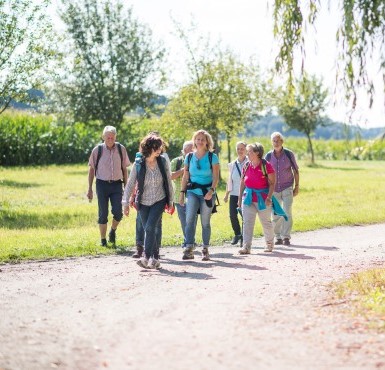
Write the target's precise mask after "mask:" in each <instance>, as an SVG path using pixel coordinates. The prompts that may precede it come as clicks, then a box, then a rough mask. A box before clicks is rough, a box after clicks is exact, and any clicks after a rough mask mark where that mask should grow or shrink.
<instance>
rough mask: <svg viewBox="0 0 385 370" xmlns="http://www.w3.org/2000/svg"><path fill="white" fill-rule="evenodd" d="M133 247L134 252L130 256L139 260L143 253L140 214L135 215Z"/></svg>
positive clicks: (142, 231) (142, 230) (142, 232)
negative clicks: (134, 248)
mask: <svg viewBox="0 0 385 370" xmlns="http://www.w3.org/2000/svg"><path fill="white" fill-rule="evenodd" d="M135 245H136V252H135V253H134V254H133V255H132V257H133V258H140V257H142V255H143V251H144V229H143V225H142V220H141V218H140V212H139V211H137V213H136V220H135Z"/></svg>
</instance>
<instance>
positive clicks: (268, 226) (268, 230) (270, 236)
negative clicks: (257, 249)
mask: <svg viewBox="0 0 385 370" xmlns="http://www.w3.org/2000/svg"><path fill="white" fill-rule="evenodd" d="M258 217H259V221H260V222H261V225H262V229H263V235H264V236H265V242H266V249H265V252H271V251H272V250H273V246H274V229H273V223H272V222H271V207H266V209H264V210H262V211H260V210H258Z"/></svg>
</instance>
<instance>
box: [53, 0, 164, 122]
mask: <svg viewBox="0 0 385 370" xmlns="http://www.w3.org/2000/svg"><path fill="white" fill-rule="evenodd" d="M63 7H64V8H63V10H62V11H61V17H62V19H63V21H64V22H65V25H66V27H67V33H68V36H69V38H70V39H71V43H72V47H73V53H72V54H71V57H73V62H72V63H71V64H72V65H71V66H70V68H69V69H67V71H66V72H67V73H66V75H65V78H64V79H63V78H61V83H60V85H61V88H60V89H58V91H61V97H62V98H63V99H64V101H62V103H63V105H64V106H65V105H66V104H68V105H69V106H70V108H71V111H72V112H73V115H74V118H75V119H76V120H82V121H89V120H101V121H102V122H103V123H104V124H116V125H119V124H120V123H121V122H122V120H123V117H124V114H126V113H128V112H130V111H132V110H134V109H135V108H137V107H143V106H146V105H147V104H149V102H150V100H151V97H152V96H153V94H152V89H153V88H154V86H155V85H156V84H157V83H160V82H161V80H162V78H163V73H162V70H161V62H162V60H163V56H164V50H163V48H162V47H161V46H160V44H157V43H156V42H155V41H154V40H153V38H152V33H151V31H150V29H148V28H147V27H146V26H144V25H142V24H140V23H139V21H138V20H136V19H135V18H134V17H133V14H132V9H131V8H129V9H125V8H124V6H123V3H122V2H120V1H119V0H118V1H113V0H101V1H100V0H81V1H75V0H70V1H68V0H66V1H63ZM65 99H67V101H65Z"/></svg>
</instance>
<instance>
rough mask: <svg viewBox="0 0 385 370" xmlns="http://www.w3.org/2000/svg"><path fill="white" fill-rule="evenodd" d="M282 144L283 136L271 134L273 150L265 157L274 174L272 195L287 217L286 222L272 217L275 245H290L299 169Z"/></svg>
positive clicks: (292, 155) (290, 152)
mask: <svg viewBox="0 0 385 370" xmlns="http://www.w3.org/2000/svg"><path fill="white" fill-rule="evenodd" d="M283 142H284V138H283V135H282V134H281V133H280V132H273V133H272V134H271V143H272V145H273V150H271V151H270V152H268V153H267V154H266V156H265V159H266V160H267V161H268V162H270V163H271V165H272V166H273V168H274V171H275V174H276V176H275V178H276V180H275V188H274V194H273V195H274V197H275V198H276V199H277V200H278V201H279V203H280V205H281V207H282V208H283V210H284V211H285V213H286V215H287V217H288V219H287V221H286V220H285V219H284V218H283V217H282V216H277V215H273V225H274V234H275V239H276V240H275V244H276V245H282V244H283V245H290V238H291V235H290V234H291V229H292V227H293V216H292V206H293V197H295V196H296V195H298V191H299V168H298V165H297V162H296V159H295V155H294V153H293V152H292V151H291V150H289V149H286V148H284V147H283Z"/></svg>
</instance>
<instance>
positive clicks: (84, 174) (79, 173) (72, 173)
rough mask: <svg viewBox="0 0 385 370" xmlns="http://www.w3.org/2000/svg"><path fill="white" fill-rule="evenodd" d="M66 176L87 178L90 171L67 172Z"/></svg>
mask: <svg viewBox="0 0 385 370" xmlns="http://www.w3.org/2000/svg"><path fill="white" fill-rule="evenodd" d="M64 174H66V175H71V176H79V175H82V176H87V174H88V170H77V171H65V172H64Z"/></svg>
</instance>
